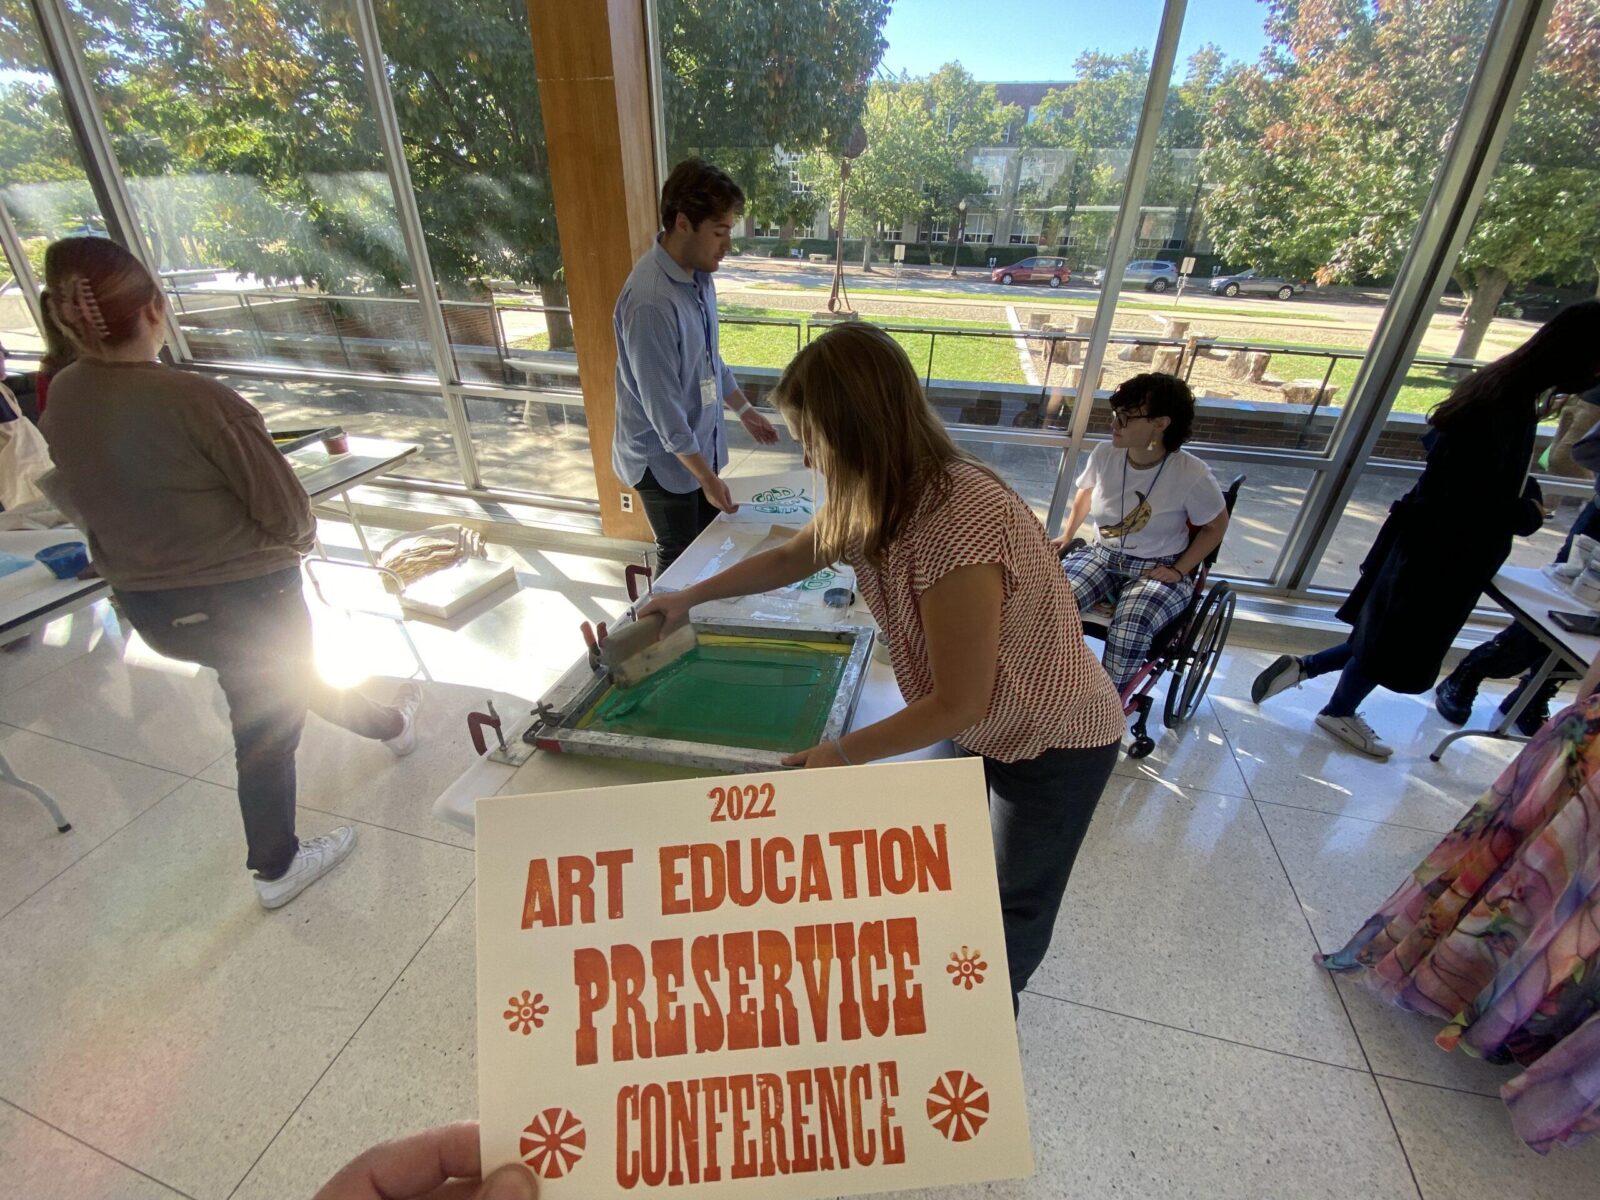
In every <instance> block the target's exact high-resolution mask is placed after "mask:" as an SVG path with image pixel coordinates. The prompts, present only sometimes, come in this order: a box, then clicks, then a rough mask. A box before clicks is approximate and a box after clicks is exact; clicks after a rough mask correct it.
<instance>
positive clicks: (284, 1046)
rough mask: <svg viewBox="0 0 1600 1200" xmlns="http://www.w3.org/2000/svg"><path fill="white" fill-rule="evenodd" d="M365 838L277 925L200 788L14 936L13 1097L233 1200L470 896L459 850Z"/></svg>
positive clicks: (232, 825) (220, 810) (4, 990)
mask: <svg viewBox="0 0 1600 1200" xmlns="http://www.w3.org/2000/svg"><path fill="white" fill-rule="evenodd" d="M332 824H333V820H332V819H331V818H328V817H318V816H315V815H314V814H307V815H305V816H304V817H303V818H302V820H301V828H302V830H303V831H304V832H306V833H317V832H321V831H323V830H324V829H326V828H328V827H329V826H331V825H332ZM360 838H361V840H360V844H359V845H358V846H357V847H356V850H355V852H354V853H353V854H352V856H351V858H350V860H349V861H348V862H346V863H344V864H343V865H342V866H340V867H339V869H338V870H337V871H335V872H334V873H333V874H331V875H330V876H329V877H328V878H327V879H325V880H322V881H319V882H318V883H317V884H315V885H314V886H313V887H312V888H311V889H309V890H308V891H307V892H306V893H305V894H304V895H302V896H300V897H298V898H297V899H296V900H294V901H293V902H292V903H291V904H290V905H289V906H288V907H286V908H283V909H281V910H278V911H277V912H272V913H268V912H265V911H263V910H262V909H261V908H260V906H259V905H258V904H257V902H256V899H255V892H254V889H253V888H252V887H251V886H250V883H249V877H248V875H247V874H246V873H245V871H244V870H243V869H242V859H243V856H244V845H243V839H242V837H241V835H240V829H239V814H238V807H237V803H236V801H235V798H234V796H233V794H232V793H230V792H228V791H226V790H224V789H222V788H218V787H214V786H212V785H210V784H206V783H201V782H191V783H189V784H187V785H185V786H184V787H183V788H182V789H180V790H179V791H178V792H175V793H174V794H173V795H171V796H168V797H167V798H166V799H165V800H162V801H161V802H160V803H159V804H157V805H155V806H154V807H153V808H152V809H150V810H149V811H148V812H146V813H145V814H144V815H143V816H141V817H140V818H139V819H137V820H136V821H134V822H133V823H132V824H131V825H129V826H128V827H127V828H126V829H124V830H123V831H122V832H121V833H119V834H117V835H116V836H115V837H113V838H112V839H110V841H108V842H107V843H106V844H105V845H103V846H101V847H100V848H99V849H98V850H97V851H96V852H95V853H94V854H92V855H90V856H88V857H87V858H86V859H84V860H82V861H80V862H79V863H77V864H76V865H75V866H74V867H72V868H70V869H69V870H67V871H66V872H64V873H63V874H62V875H60V876H59V877H58V878H56V879H55V880H54V881H53V882H52V883H51V884H50V885H49V886H47V887H45V888H43V889H42V890H40V891H39V892H37V893H36V894H35V895H34V896H33V897H31V898H30V899H29V900H28V901H27V902H26V903H24V904H23V905H22V906H21V907H20V908H18V909H17V910H15V911H14V912H13V913H12V914H11V915H10V916H9V917H8V918H7V919H6V920H5V921H4V922H0V961H3V962H5V963H7V964H8V968H9V967H11V966H13V965H14V966H15V967H16V968H17V969H15V970H12V969H8V970H7V971H6V973H5V974H4V975H3V976H0V1011H3V1012H5V1013H6V1020H7V1037H8V1042H9V1046H8V1053H7V1054H6V1055H5V1056H4V1057H3V1058H0V1096H3V1097H4V1098H6V1099H8V1100H11V1101H13V1102H15V1103H16V1104H18V1105H20V1106H22V1107H23V1108H25V1109H27V1110H28V1111H29V1112H32V1113H35V1114H37V1115H38V1116H39V1117H40V1118H41V1119H43V1120H47V1121H49V1122H50V1123H52V1124H54V1125H56V1126H58V1127H60V1128H61V1129H63V1130H66V1131H67V1132H69V1133H71V1134H73V1135H74V1136H78V1137H82V1138H84V1139H85V1140H88V1141H91V1142H92V1144H93V1145H94V1146H96V1147H97V1148H98V1149H100V1150H102V1151H104V1152H105V1153H107V1154H110V1155H113V1156H114V1157H116V1158H117V1159H119V1160H120V1161H123V1162H126V1163H129V1164H130V1165H132V1166H134V1167H137V1168H138V1169H140V1170H142V1171H147V1172H149V1173H150V1174H151V1175H153V1176H155V1177H156V1178H158V1179H161V1180H163V1181H164V1182H166V1183H168V1184H170V1185H171V1186H173V1187H175V1188H178V1189H179V1190H181V1191H184V1192H187V1193H188V1194H190V1195H192V1196H195V1197H200V1198H202V1200H209V1198H211V1197H219V1198H220V1197H223V1196H226V1195H227V1194H228V1192H229V1191H230V1190H231V1189H232V1188H233V1187H234V1185H235V1184H236V1183H238V1181H239V1180H240V1179H241V1178H243V1176H244V1175H245V1173H246V1171H247V1170H248V1169H249V1167H250V1165H251V1164H252V1163H253V1162H254V1161H255V1159H256V1157H257V1156H258V1155H259V1154H260V1152H261V1151H262V1150H263V1149H264V1148H265V1147H266V1145H267V1144H268V1142H269V1141H270V1140H271V1138H272V1136H273V1134H274V1133H276V1131H277V1130H278V1128H279V1127H280V1126H281V1124H282V1123H283V1121H284V1120H285V1119H287V1117H288V1116H289V1114H290V1113H291V1112H292V1111H293V1109H294V1107H295V1105H296V1104H298V1103H299V1102H300V1100H301V1099H302V1098H303V1097H304V1096H305V1095H306V1093H307V1092H309V1091H310V1089H311V1087H312V1085H313V1084H314V1083H315V1082H316V1080H317V1078H318V1077H319V1076H320V1075H321V1073H322V1071H323V1070H324V1069H325V1068H326V1067H327V1065H328V1063H329V1062H331V1061H332V1060H333V1058H334V1056H335V1055H336V1054H337V1053H338V1051H339V1049H340V1048H341V1047H342V1046H343V1045H344V1043H345V1041H346V1039H348V1038H349V1036H350V1035H351V1034H352V1033H354V1032H355V1030H356V1029H357V1027H358V1026H359V1025H360V1024H361V1022H362V1020H363V1019H365V1017H366V1016H367V1014H368V1013H369V1012H370V1011H371V1009H372V1007H373V1005H375V1004H376V1003H377V1001H378V1000H379V998H380V997H381V996H382V995H383V993H384V991H385V990H386V989H387V988H388V987H389V985H390V984H391V983H392V982H393V981H394V979H395V977H396V976H397V975H399V973H400V971H401V969H402V968H403V967H404V966H405V964H406V963H407V962H408V961H409V960H410V959H411V957H412V955H413V954H415V952H416V951H417V949H418V948H419V947H420V946H421V945H422V944H423V943H424V942H425V941H426V940H427V938H428V936H429V935H430V934H431V933H432V932H433V930H434V928H435V927H436V926H437V924H438V922H439V921H440V920H441V919H442V918H443V917H444V915H445V914H446V913H447V912H448V911H449V909H450V908H451V907H452V906H453V905H454V904H455V902H456V900H457V899H458V898H459V897H460V896H461V894H462V892H463V891H464V890H465V889H466V887H467V885H468V883H469V882H470V880H471V878H472V869H473V867H472V859H471V857H470V856H469V855H467V854H466V853H464V852H463V851H461V850H459V849H456V848H454V847H451V846H444V845H440V844H438V843H436V842H429V841H424V840H422V839H419V838H414V837H410V836H407V835H404V834H396V833H389V832H387V831H385V830H380V829H373V828H370V827H367V828H363V829H361V830H360Z"/></svg>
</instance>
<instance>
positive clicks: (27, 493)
mask: <svg viewBox="0 0 1600 1200" xmlns="http://www.w3.org/2000/svg"><path fill="white" fill-rule="evenodd" d="M51 465H52V464H51V462H50V447H49V446H47V445H46V444H45V440H44V434H42V433H40V432H39V431H38V429H36V428H35V427H34V424H33V422H32V421H30V420H28V418H27V417H25V416H23V415H22V410H21V409H20V408H19V407H17V398H16V397H15V396H13V395H12V394H11V389H10V388H7V387H5V386H4V385H0V505H3V506H4V507H6V508H16V507H17V506H18V505H21V504H27V503H28V502H29V501H32V500H43V499H44V498H45V495H44V493H43V492H41V491H40V490H39V488H38V486H37V483H38V479H39V476H41V475H43V474H44V473H45V472H46V471H48V470H50V468H51Z"/></svg>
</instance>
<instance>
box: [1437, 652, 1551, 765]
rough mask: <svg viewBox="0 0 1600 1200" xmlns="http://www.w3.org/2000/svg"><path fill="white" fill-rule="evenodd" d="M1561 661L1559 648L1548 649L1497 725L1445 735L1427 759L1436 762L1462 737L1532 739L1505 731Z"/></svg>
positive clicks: (1511, 739)
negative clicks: (1452, 743)
mask: <svg viewBox="0 0 1600 1200" xmlns="http://www.w3.org/2000/svg"><path fill="white" fill-rule="evenodd" d="M1561 661H1562V654H1561V652H1560V651H1559V650H1552V651H1550V653H1549V655H1548V656H1547V657H1546V658H1545V660H1544V662H1542V663H1541V664H1540V665H1539V669H1538V670H1537V671H1535V672H1534V674H1533V678H1532V679H1531V680H1529V682H1528V686H1527V687H1525V688H1523V689H1522V695H1521V696H1519V697H1518V698H1517V702H1516V703H1515V704H1513V705H1512V706H1511V711H1510V712H1508V713H1506V714H1505V716H1503V717H1501V718H1500V723H1499V724H1498V725H1496V726H1495V727H1494V728H1493V729H1461V730H1457V731H1456V732H1455V733H1452V734H1448V735H1446V736H1445V738H1444V740H1443V741H1441V742H1440V743H1439V744H1438V745H1437V746H1435V747H1434V748H1433V753H1432V754H1430V755H1428V759H1429V761H1431V762H1438V761H1439V759H1440V758H1441V757H1443V755H1444V752H1445V750H1446V749H1447V748H1448V747H1449V745H1450V743H1451V742H1455V741H1460V740H1461V739H1462V738H1469V737H1483V738H1495V739H1496V740H1498V741H1503V742H1526V741H1530V740H1532V739H1530V738H1525V737H1523V736H1522V735H1521V734H1518V733H1507V732H1506V731H1507V730H1508V729H1510V728H1511V726H1512V724H1513V723H1514V722H1515V721H1516V719H1517V718H1518V717H1520V716H1521V715H1522V710H1523V709H1525V708H1527V707H1528V705H1529V704H1531V703H1533V698H1534V696H1535V695H1537V694H1538V692H1539V690H1540V689H1541V688H1543V687H1544V684H1545V680H1547V679H1549V678H1550V673H1551V672H1552V671H1554V670H1555V669H1556V668H1557V667H1558V666H1560V665H1561Z"/></svg>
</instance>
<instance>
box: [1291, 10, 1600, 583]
mask: <svg viewBox="0 0 1600 1200" xmlns="http://www.w3.org/2000/svg"><path fill="white" fill-rule="evenodd" d="M1422 34H1423V35H1425V36H1427V37H1430V38H1432V39H1434V41H1435V42H1436V43H1437V44H1440V45H1446V44H1448V38H1449V36H1450V34H1451V31H1449V30H1447V29H1444V28H1434V27H1432V26H1430V25H1427V24H1424V25H1423V26H1422ZM1597 45H1600V8H1597V7H1596V6H1595V5H1594V4H1591V3H1583V2H1581V0H1560V2H1558V3H1557V4H1556V6H1555V10H1554V13H1553V15H1552V18H1551V23H1550V27H1549V30H1548V33H1547V36H1546V39H1545V43H1544V46H1543V47H1542V49H1541V51H1540V56H1539V59H1538V61H1537V64H1536V66H1535V68H1534V72H1533V74H1532V76H1531V78H1530V80H1529V83H1528V87H1527V90H1526V91H1525V92H1524V94H1523V97H1522V100H1521V103H1520V105H1519V107H1518V109H1517V113H1516V118H1515V120H1514V121H1513V122H1512V125H1511V128H1510V131H1509V133H1508V135H1507V139H1506V144H1505V148H1504V150H1503V151H1502V153H1501V157H1500V162H1499V164H1498V165H1497V167H1496V169H1495V172H1494V175H1493V177H1492V178H1491V180H1490V183H1489V187H1488V190H1487V192H1486V193H1485V196H1484V200H1483V206H1482V208H1481V209H1480V211H1479V213H1478V216H1477V221H1476V223H1475V224H1474V226H1473V229H1472V232H1471V234H1470V235H1469V236H1468V238H1467V241H1466V245H1465V248H1464V249H1463V251H1462V253H1461V255H1460V258H1459V259H1458V261H1457V262H1456V264H1455V268H1454V270H1453V271H1452V273H1451V277H1450V281H1449V284H1448V285H1447V287H1446V292H1445V297H1444V301H1443V303H1442V304H1441V305H1440V306H1439V308H1438V311H1437V312H1436V313H1435V314H1434V316H1433V318H1432V320H1431V322H1430V323H1429V325H1428V328H1427V331H1426V332H1425V333H1424V335H1423V340H1422V346H1421V350H1420V352H1419V354H1418V355H1417V357H1416V359H1415V360H1414V361H1413V362H1412V364H1411V368H1410V370H1409V371H1408V372H1407V375H1406V378H1405V381H1404V383H1403V384H1402V386H1401V388H1400V391H1399V394H1398V395H1397V396H1396V398H1395V401H1394V404H1393V407H1392V409H1391V410H1390V412H1389V413H1388V415H1387V418H1386V420H1385V423H1384V427H1383V432H1382V434H1381V435H1380V437H1379V440H1378V446H1377V451H1376V453H1375V454H1374V455H1373V457H1372V460H1371V461H1370V462H1369V463H1368V464H1367V467H1366V470H1365V472H1364V473H1363V475H1362V476H1361V479H1360V481H1359V483H1358V484H1357V487H1356V490H1355V496H1354V498H1353V499H1352V501H1351V503H1350V504H1349V505H1348V506H1347V507H1346V509H1345V511H1344V513H1343V514H1341V518H1340V521H1339V523H1338V526H1337V529H1336V531H1335V533H1334V537H1333V541H1332V543H1331V544H1330V545H1329V548H1328V550H1327V552H1326V553H1325V554H1324V555H1323V557H1322V560H1321V562H1320V564H1319V566H1318V569H1317V572H1316V576H1315V583H1316V584H1317V585H1318V586H1321V587H1327V588H1338V589H1343V588H1347V587H1349V586H1350V585H1351V584H1352V583H1353V582H1354V580H1355V575H1356V568H1357V567H1358V566H1359V564H1360V561H1361V558H1362V550H1364V548H1365V546H1366V545H1370V543H1371V535H1372V534H1373V533H1375V532H1376V529H1377V527H1378V525H1379V524H1380V523H1381V522H1382V519H1383V516H1384V515H1385V514H1386V512H1387V511H1388V505H1389V503H1390V502H1392V500H1393V499H1395V498H1398V496H1400V495H1402V494H1403V493H1404V492H1405V491H1406V490H1407V489H1409V488H1410V487H1411V485H1412V484H1413V483H1415V481H1416V477H1417V474H1418V472H1419V471H1420V470H1421V460H1422V456H1423V450H1422V444H1421V436H1422V434H1423V433H1424V432H1425V431H1426V428H1427V425H1426V421H1427V413H1428V410H1430V409H1431V408H1432V407H1433V406H1434V405H1436V404H1438V403H1439V402H1440V401H1441V400H1443V399H1444V398H1445V397H1446V396H1447V395H1448V394H1449V392H1450V389H1451V387H1453V386H1454V385H1455V384H1456V383H1457V382H1458V381H1459V380H1461V379H1462V378H1464V377H1465V376H1467V375H1468V374H1469V373H1470V372H1471V371H1472V370H1473V364H1475V363H1480V362H1488V361H1492V360H1494V359H1496V358H1499V357H1500V356H1501V355H1503V354H1505V353H1507V352H1508V351H1511V350H1514V349H1516V348H1517V347H1518V346H1520V345H1521V344H1522V343H1523V342H1525V341H1526V340H1527V339H1528V338H1529V337H1530V336H1532V334H1533V333H1534V331H1535V330H1537V329H1538V327H1539V326H1540V325H1541V324H1542V323H1543V322H1544V321H1545V320H1547V319H1548V318H1549V317H1550V316H1552V315H1553V314H1554V313H1556V312H1557V311H1559V310H1560V309H1561V308H1562V307H1563V306H1564V305H1566V304H1569V303H1572V302H1573V301H1575V300H1579V299H1583V298H1585V297H1588V296H1593V295H1594V294H1596V290H1597V288H1596V284H1597V275H1596V272H1597V271H1600V91H1597V90H1596V88H1595V87H1594V82H1593V80H1594V74H1593V73H1594V71H1595V70H1596V69H1597V67H1600V55H1597V54H1596V52H1595V47H1596V46H1597ZM1586 48H1587V49H1586ZM1442 119H1443V114H1439V116H1438V117H1436V120H1442ZM1418 153H1421V151H1420V150H1419V151H1418ZM1363 182H1364V184H1365V186H1366V187H1367V189H1368V193H1369V194H1375V193H1376V192H1377V191H1378V189H1379V187H1380V185H1381V181H1380V180H1377V179H1373V180H1371V181H1365V180H1363ZM1597 418H1600V407H1596V406H1595V405H1593V404H1588V403H1583V402H1582V401H1579V400H1577V399H1576V398H1574V399H1573V400H1571V401H1570V402H1568V403H1567V405H1566V408H1565V411H1564V412H1562V413H1561V414H1559V415H1558V416H1557V417H1555V418H1553V419H1551V420H1549V421H1546V422H1545V423H1544V424H1543V425H1541V427H1540V433H1539V438H1538V444H1537V446H1536V448H1535V457H1534V461H1533V463H1532V464H1531V466H1532V468H1533V470H1534V471H1535V472H1536V473H1537V474H1538V476H1539V478H1540V481H1541V485H1542V488H1543V491H1544V497H1545V504H1546V508H1547V509H1548V510H1549V512H1550V514H1551V515H1550V517H1549V519H1548V520H1547V521H1546V523H1545V526H1544V528H1543V529H1542V530H1541V531H1540V532H1539V533H1538V534H1536V535H1535V536H1533V537H1531V538H1519V539H1517V541H1516V542H1515V543H1514V545H1513V549H1512V554H1511V561H1512V562H1513V563H1516V564H1519V565H1524V566H1542V565H1543V564H1545V563H1547V562H1549V561H1550V560H1551V559H1552V558H1553V557H1554V555H1555V553H1556V551H1557V550H1558V549H1559V548H1560V545H1561V542H1562V540H1563V538H1564V537H1565V536H1566V532H1567V529H1568V528H1569V527H1570V526H1571V524H1572V522H1573V520H1574V519H1575V517H1576V516H1577V514H1578V511H1579V510H1580V509H1581V508H1582V506H1583V504H1584V502H1585V501H1586V500H1587V499H1589V498H1590V497H1591V496H1593V495H1594V487H1593V478H1592V476H1591V475H1590V474H1589V472H1587V471H1585V470H1583V469H1582V468H1580V467H1577V466H1576V465H1575V464H1573V463H1572V461H1571V458H1570V457H1569V456H1568V455H1566V454H1565V453H1563V448H1564V445H1565V444H1568V443H1570V442H1571V441H1572V440H1574V439H1575V438H1577V437H1578V436H1581V435H1582V433H1583V432H1585V431H1586V430H1587V429H1588V428H1590V427H1592V426H1593V425H1594V424H1595V422H1596V420H1597Z"/></svg>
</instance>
